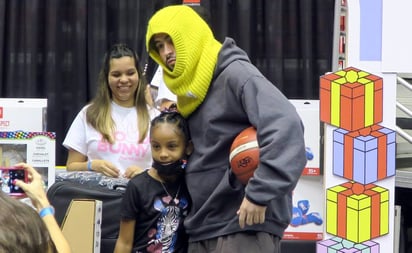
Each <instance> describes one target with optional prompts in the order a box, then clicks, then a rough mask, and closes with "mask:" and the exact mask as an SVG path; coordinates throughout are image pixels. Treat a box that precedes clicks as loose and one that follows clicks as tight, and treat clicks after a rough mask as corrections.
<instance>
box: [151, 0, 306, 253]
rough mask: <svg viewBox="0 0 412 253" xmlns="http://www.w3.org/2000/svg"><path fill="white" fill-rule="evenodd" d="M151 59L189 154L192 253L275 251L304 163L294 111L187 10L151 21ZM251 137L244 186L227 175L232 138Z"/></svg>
mask: <svg viewBox="0 0 412 253" xmlns="http://www.w3.org/2000/svg"><path fill="white" fill-rule="evenodd" d="M146 46H147V50H148V51H149V55H150V56H151V57H152V58H153V59H154V61H156V62H157V63H158V64H159V65H160V66H161V67H162V69H163V80H164V82H165V84H166V85H167V87H168V88H169V89H170V90H171V91H172V92H173V93H174V94H176V96H177V108H178V111H179V112H180V113H181V114H182V115H183V116H184V117H185V118H186V120H187V121H188V124H189V130H190V133H191V137H192V142H193V145H194V151H193V153H192V155H191V156H190V158H189V160H188V164H187V168H186V173H185V175H186V184H187V187H188V190H189V193H190V196H191V200H192V207H191V210H190V212H189V215H188V216H187V217H186V219H185V222H184V224H185V229H186V232H187V233H188V235H189V247H188V251H189V252H190V253H203V252H213V253H216V252H222V253H223V252H224V253H226V252H255V253H256V252H263V253H267V252H271V253H278V252H280V238H282V236H283V233H284V230H285V229H286V228H287V227H288V225H289V223H290V220H291V215H292V208H293V204H292V191H293V189H294V188H295V186H296V184H297V181H298V179H299V178H300V176H301V173H302V171H303V169H304V167H305V164H306V154H305V143H304V129H303V124H302V122H301V119H300V117H299V115H298V113H297V112H296V109H295V107H294V106H293V105H292V104H291V103H290V101H288V99H287V98H286V97H285V96H284V95H283V94H282V93H281V92H280V91H279V90H278V89H277V88H276V86H275V85H274V84H272V83H271V82H270V81H269V80H267V79H266V78H265V77H264V76H263V75H262V74H261V73H260V72H259V70H258V69H257V68H256V67H255V66H254V65H253V64H252V63H251V62H250V60H249V58H248V56H247V54H246V53H245V52H244V51H243V50H241V49H240V48H239V47H237V46H236V43H235V41H234V40H233V39H231V38H226V39H225V40H224V42H223V43H220V42H219V41H217V40H216V39H215V37H214V35H213V33H212V31H211V29H210V28H209V26H208V25H207V24H206V23H205V22H204V20H203V19H202V18H201V17H200V16H199V15H198V14H197V13H196V12H195V11H193V9H191V8H190V7H188V6H184V5H176V6H168V7H165V8H163V9H161V10H159V11H158V12H156V13H155V14H154V15H153V16H152V17H151V18H150V20H149V23H148V27H147V33H146ZM250 126H253V127H255V128H256V131H257V140H258V144H259V153H260V154H259V164H258V167H257V169H256V171H255V172H254V175H253V177H252V178H250V179H249V181H248V183H247V184H246V185H243V184H242V183H241V182H240V181H239V180H238V179H237V178H236V176H235V175H234V173H233V172H232V171H231V169H230V163H229V152H230V147H231V144H232V142H233V140H234V139H235V137H236V136H237V134H238V133H239V132H241V131H242V130H243V129H245V128H248V127H250Z"/></svg>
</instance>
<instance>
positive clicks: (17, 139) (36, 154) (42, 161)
mask: <svg viewBox="0 0 412 253" xmlns="http://www.w3.org/2000/svg"><path fill="white" fill-rule="evenodd" d="M55 160H56V134H55V133H53V132H22V131H14V132H1V131H0V166H6V167H7V166H13V165H15V164H16V163H20V162H25V163H28V164H30V165H31V166H33V167H34V168H35V169H36V170H37V171H38V172H39V173H40V174H41V175H42V177H43V180H44V182H45V184H46V186H47V187H50V186H51V185H52V184H53V183H54V181H55V171H56V168H55V164H56V161H55Z"/></svg>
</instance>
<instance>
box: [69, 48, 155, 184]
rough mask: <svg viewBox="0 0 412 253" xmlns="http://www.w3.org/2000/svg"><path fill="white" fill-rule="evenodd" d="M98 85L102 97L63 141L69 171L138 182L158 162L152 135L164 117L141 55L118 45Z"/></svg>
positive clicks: (85, 109)
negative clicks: (151, 96)
mask: <svg viewBox="0 0 412 253" xmlns="http://www.w3.org/2000/svg"><path fill="white" fill-rule="evenodd" d="M98 82H99V85H98V90H97V93H96V96H95V97H94V98H93V100H92V101H91V103H90V104H88V105H86V106H84V107H83V108H82V110H81V111H80V112H79V113H78V115H77V116H76V118H75V119H74V121H73V123H72V125H71V126H70V129H69V131H68V133H67V135H66V138H65V140H64V142H63V145H64V147H66V148H67V149H68V157H67V163H66V166H67V170H68V171H96V172H100V173H103V174H104V175H106V176H110V177H119V176H124V177H126V178H132V177H133V176H135V175H137V174H139V173H141V172H142V171H143V169H145V168H148V167H149V166H150V164H151V162H152V156H151V153H150V152H151V151H150V144H149V138H148V131H149V124H150V120H151V119H152V118H153V117H154V116H156V115H157V114H158V111H157V110H156V109H154V108H153V107H151V106H150V105H149V103H148V101H147V100H146V97H147V92H150V90H149V89H148V88H147V84H146V81H145V78H144V77H143V75H142V71H141V69H140V66H139V59H138V57H137V55H136V53H135V52H134V51H133V50H132V49H131V48H130V47H128V46H126V45H124V44H116V45H113V46H112V47H111V48H110V50H109V51H108V52H107V53H106V55H105V57H104V61H103V66H102V68H101V70H100V74H99V78H98Z"/></svg>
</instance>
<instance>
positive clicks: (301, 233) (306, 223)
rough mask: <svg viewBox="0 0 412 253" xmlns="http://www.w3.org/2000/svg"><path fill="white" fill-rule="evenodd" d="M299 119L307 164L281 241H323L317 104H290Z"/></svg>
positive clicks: (296, 101) (303, 102)
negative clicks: (290, 217) (301, 123)
mask: <svg viewBox="0 0 412 253" xmlns="http://www.w3.org/2000/svg"><path fill="white" fill-rule="evenodd" d="M290 102H291V103H292V104H293V105H294V106H295V108H296V111H297V112H298V114H299V116H300V117H301V119H302V122H303V125H304V128H305V133H304V138H305V145H306V158H307V163H306V166H305V168H304V170H303V172H302V176H301V177H300V179H299V181H298V183H297V185H296V187H295V189H294V191H293V199H292V201H293V208H292V220H291V222H290V224H289V227H288V228H287V229H286V230H285V234H284V236H283V239H284V240H322V238H323V230H324V219H325V217H324V189H323V176H322V172H321V170H320V160H321V157H320V154H321V150H320V136H321V133H320V132H321V128H320V121H319V100H290Z"/></svg>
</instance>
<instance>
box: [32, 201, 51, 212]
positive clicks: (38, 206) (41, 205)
mask: <svg viewBox="0 0 412 253" xmlns="http://www.w3.org/2000/svg"><path fill="white" fill-rule="evenodd" d="M48 206H50V202H49V200H48V199H47V198H41V199H39V200H38V201H37V203H36V205H35V207H36V209H37V210H39V211H40V210H41V209H43V208H45V207H48Z"/></svg>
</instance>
